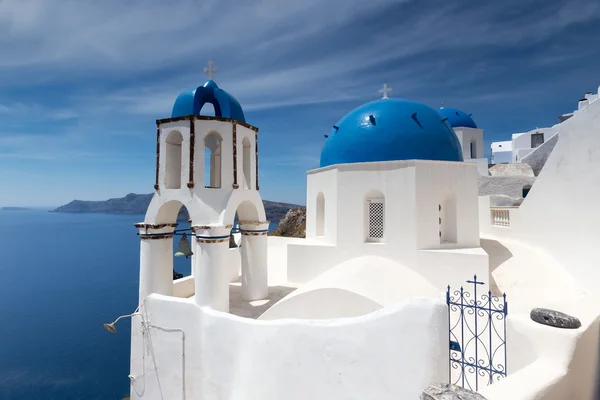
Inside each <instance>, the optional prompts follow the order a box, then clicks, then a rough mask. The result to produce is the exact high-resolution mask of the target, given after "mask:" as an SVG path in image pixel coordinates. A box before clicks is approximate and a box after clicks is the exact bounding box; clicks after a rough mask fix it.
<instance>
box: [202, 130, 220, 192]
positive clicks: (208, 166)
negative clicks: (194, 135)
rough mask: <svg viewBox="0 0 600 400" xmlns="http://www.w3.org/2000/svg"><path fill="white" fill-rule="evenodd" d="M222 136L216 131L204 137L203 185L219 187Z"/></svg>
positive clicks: (210, 187)
mask: <svg viewBox="0 0 600 400" xmlns="http://www.w3.org/2000/svg"><path fill="white" fill-rule="evenodd" d="M222 144H223V138H221V135H219V134H218V133H216V132H211V133H209V134H207V135H206V136H205V137H204V187H205V188H208V189H219V188H221V164H222V162H221V152H222V147H223V146H222Z"/></svg>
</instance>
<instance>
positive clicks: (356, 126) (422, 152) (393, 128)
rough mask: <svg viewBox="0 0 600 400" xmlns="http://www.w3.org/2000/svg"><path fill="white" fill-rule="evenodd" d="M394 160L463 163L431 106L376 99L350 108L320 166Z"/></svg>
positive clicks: (329, 140)
mask: <svg viewBox="0 0 600 400" xmlns="http://www.w3.org/2000/svg"><path fill="white" fill-rule="evenodd" d="M395 160H437V161H463V156H462V150H461V147H460V143H459V141H458V138H457V137H456V134H455V133H454V131H453V130H452V129H451V128H450V125H449V124H447V123H446V122H444V121H443V119H442V117H441V116H440V114H438V113H437V112H436V111H435V110H434V109H432V108H430V107H428V106H426V105H424V104H421V103H417V102H413V101H409V100H404V99H396V98H391V99H389V98H388V99H380V100H376V101H372V102H370V103H366V104H363V105H362V106H360V107H358V108H356V109H354V110H352V111H350V112H349V113H348V114H346V115H345V116H344V117H343V118H342V119H341V120H340V121H339V122H338V123H337V124H336V125H334V127H333V129H332V130H331V133H330V134H329V137H328V138H327V140H326V141H325V145H324V146H323V150H322V151H321V163H320V166H321V167H326V166H329V165H334V164H348V163H359V162H377V161H395Z"/></svg>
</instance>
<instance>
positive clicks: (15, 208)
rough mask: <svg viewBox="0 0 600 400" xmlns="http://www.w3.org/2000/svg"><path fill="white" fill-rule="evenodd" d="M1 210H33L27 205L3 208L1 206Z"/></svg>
mask: <svg viewBox="0 0 600 400" xmlns="http://www.w3.org/2000/svg"><path fill="white" fill-rule="evenodd" d="M0 210H2V211H28V210H31V208H27V207H2V208H0Z"/></svg>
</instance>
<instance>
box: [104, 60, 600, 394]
mask: <svg viewBox="0 0 600 400" xmlns="http://www.w3.org/2000/svg"><path fill="white" fill-rule="evenodd" d="M205 72H207V73H208V74H209V80H208V81H207V82H205V83H204V84H203V85H202V86H199V87H196V88H193V89H191V90H188V91H185V92H183V93H181V94H180V95H179V96H178V97H177V99H176V100H175V104H174V106H173V110H172V114H171V117H170V118H166V119H162V120H158V121H157V130H156V171H155V179H156V182H155V187H154V188H155V194H154V197H153V199H152V201H151V204H150V206H149V208H148V210H147V213H146V216H145V219H144V221H143V222H141V223H139V224H137V225H136V227H137V228H138V229H139V235H140V238H141V251H140V280H139V306H138V308H137V309H136V310H135V311H134V312H133V313H132V314H131V315H128V316H123V317H131V324H132V331H131V360H130V364H131V366H130V375H129V379H130V381H131V386H130V395H131V398H132V399H152V400H154V399H187V400H205V399H206V400H208V399H211V400H212V399H215V400H216V399H261V400H270V399H272V400H280V399H287V400H300V399H302V400H304V399H328V400H331V399H339V400H342V399H344V400H345V399H382V400H385V399H390V400H391V399H395V400H397V399H418V398H419V396H420V394H421V392H422V391H423V390H424V389H425V388H426V387H427V386H429V385H430V384H434V383H448V382H449V381H451V380H453V378H452V377H453V376H454V375H453V374H454V373H455V372H456V371H453V367H452V363H451V360H450V359H449V357H450V355H449V353H450V350H449V346H450V345H451V343H452V337H451V336H450V334H449V324H450V322H451V320H452V313H451V312H450V311H451V310H450V309H449V306H448V305H447V297H446V296H447V295H449V294H447V291H448V293H451V291H454V290H459V289H460V287H461V286H464V287H465V289H468V288H470V286H469V284H468V283H466V282H467V281H469V280H472V279H474V276H475V275H476V277H477V278H476V280H478V281H480V282H481V285H480V286H479V287H478V288H477V290H480V293H489V292H488V290H489V291H491V292H492V294H493V295H501V294H502V293H507V296H508V297H507V298H508V299H509V303H510V312H509V313H508V315H507V317H506V318H507V320H506V327H505V330H506V332H505V335H506V337H505V341H506V345H505V346H504V347H503V350H502V351H503V352H504V353H503V354H504V355H503V357H504V359H505V360H506V361H505V362H504V363H503V366H502V368H503V369H504V372H505V375H506V376H505V377H504V378H503V379H500V380H496V379H493V381H494V383H493V384H481V383H480V384H479V386H478V387H477V391H478V392H479V393H480V394H481V395H482V396H484V397H485V398H486V399H490V400H491V399H503V400H504V399H534V398H535V399H557V400H558V399H597V398H600V397H598V394H599V393H600V390H599V389H598V388H597V387H596V380H597V379H596V378H597V377H598V376H600V375H599V374H600V371H598V360H599V347H598V344H599V340H598V337H599V334H600V332H599V326H600V324H599V321H600V319H599V316H600V301H599V300H600V298H599V297H600V296H598V295H599V294H600V293H599V289H598V287H599V284H600V268H598V266H599V265H600V255H599V254H600V253H599V252H598V251H597V243H598V241H599V239H600V234H599V233H598V230H597V227H598V226H599V225H600V212H598V210H597V204H596V203H597V199H598V198H600V185H598V184H594V182H600V161H599V159H600V102H594V103H590V104H589V105H588V106H587V107H586V108H584V109H581V110H580V111H579V112H578V113H577V114H576V115H574V116H573V117H572V118H570V119H568V120H567V121H565V122H564V123H563V124H561V125H560V127H559V130H560V141H559V142H558V144H557V145H556V148H555V150H554V151H553V153H552V155H551V157H550V158H549V159H548V161H547V162H546V165H545V166H544V169H543V170H542V172H541V173H540V175H539V177H538V180H537V181H536V183H535V186H534V187H533V188H532V190H531V192H530V193H529V195H528V196H527V199H526V200H525V201H524V202H523V203H522V204H521V205H520V207H505V208H501V207H490V202H489V197H479V196H478V177H479V175H480V174H484V173H485V170H482V168H483V167H482V166H483V165H484V162H483V160H485V158H484V156H483V131H482V130H481V129H479V128H478V127H477V125H476V124H475V122H474V121H473V119H472V118H471V116H469V115H468V114H466V113H464V112H462V111H459V110H454V109H449V108H441V109H439V110H436V109H432V108H430V107H428V106H426V105H424V104H420V103H417V102H414V101H409V100H403V99H399V98H393V97H389V96H388V92H389V91H390V89H389V88H388V87H387V85H385V86H384V88H383V89H382V90H380V92H381V93H383V98H380V99H376V100H374V101H371V102H368V103H366V104H363V105H360V106H358V107H357V108H355V109H354V110H351V111H350V112H349V113H348V114H346V115H345V116H343V117H342V118H341V119H340V120H339V122H338V123H336V124H335V125H334V126H333V127H323V130H324V131H325V132H327V131H329V134H328V135H327V136H328V137H327V139H326V141H325V143H324V146H323V149H322V152H321V159H320V167H319V168H317V169H315V170H311V171H308V172H307V190H306V193H307V198H306V206H307V217H306V218H307V223H306V238H302V239H301V238H284V237H272V236H267V231H268V226H269V221H267V220H266V216H265V210H264V208H263V203H262V200H261V197H260V194H259V179H258V177H259V171H258V168H259V164H260V163H259V161H260V158H259V157H260V153H259V142H260V133H259V129H258V127H255V126H253V125H250V124H249V123H248V122H246V119H245V115H244V112H243V109H242V107H241V105H240V104H239V102H238V101H237V100H236V99H235V98H234V97H233V96H232V95H231V94H229V93H228V92H227V91H225V90H223V89H221V88H220V87H219V86H218V85H217V84H216V83H215V82H214V80H212V73H214V72H216V69H215V68H214V66H213V64H212V62H211V63H210V64H209V67H208V68H207V69H206V70H205ZM233 89H234V88H233ZM206 104H211V105H212V106H213V107H214V114H215V116H206V115H203V114H202V110H203V107H204V106H205V105H206ZM207 148H208V149H209V151H205V149H207ZM205 154H210V156H209V157H210V160H206V162H205ZM205 165H207V167H206V168H208V169H209V171H205V170H204V169H205ZM485 169H486V170H487V160H485ZM205 176H209V177H210V180H209V182H206V183H205V180H204V178H205ZM549 199H552V201H548V200H549ZM182 206H185V208H186V209H187V210H188V212H189V215H190V220H191V232H190V233H189V236H190V238H191V239H192V240H191V253H192V254H190V256H191V257H190V260H191V263H192V274H191V276H188V277H185V278H182V279H177V280H175V281H174V280H173V279H172V278H173V277H172V271H173V253H174V246H173V242H174V237H177V236H178V235H179V234H180V233H181V232H180V231H179V230H178V228H177V226H178V224H177V215H178V212H179V210H180V208H181V207H182ZM234 221H239V232H240V233H241V235H240V234H238V233H234V234H233V236H234V237H235V238H236V241H237V246H230V237H231V235H232V232H237V231H236V228H237V226H236V227H234V224H235V223H234ZM240 236H241V237H240ZM448 286H450V288H451V289H450V291H449V290H448ZM539 307H542V308H549V309H553V310H557V311H561V312H563V313H566V314H568V315H571V316H574V317H576V318H578V319H579V320H580V322H581V326H580V327H579V328H577V329H560V328H556V327H553V326H548V325H543V324H540V323H537V322H535V321H533V320H532V319H531V318H530V316H529V313H530V311H531V310H532V309H533V308H539ZM465 312H466V311H465ZM123 317H120V318H123ZM449 318H450V320H449ZM115 324H116V321H115V322H114V323H112V324H106V325H105V326H106V327H107V329H109V330H111V331H113V332H114V331H115V330H116V328H117V326H116V325H115ZM476 327H477V325H476ZM462 329H463V330H464V329H465V328H462ZM476 329H477V328H476ZM465 331H466V330H465ZM461 333H462V332H461ZM462 345H463V346H465V344H464V343H463V344H462ZM481 349H482V348H481V347H480V351H481V352H482V351H483V350H481ZM461 351H464V350H461ZM476 351H477V350H476ZM475 354H477V353H475ZM463 355H464V354H463ZM491 364H492V362H491V356H490V365H491ZM494 364H495V363H494ZM459 383H460V382H459ZM473 390H475V388H473Z"/></svg>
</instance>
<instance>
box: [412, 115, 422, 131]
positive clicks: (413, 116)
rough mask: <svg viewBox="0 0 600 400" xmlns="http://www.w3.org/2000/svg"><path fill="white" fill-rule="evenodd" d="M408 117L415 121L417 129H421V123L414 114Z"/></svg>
mask: <svg viewBox="0 0 600 400" xmlns="http://www.w3.org/2000/svg"><path fill="white" fill-rule="evenodd" d="M410 117H411V118H412V119H414V120H415V122H416V123H417V125H419V128H421V129H423V125H421V122H420V121H419V118H418V117H417V113H416V112H414V113H412V115H411V116H410Z"/></svg>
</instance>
